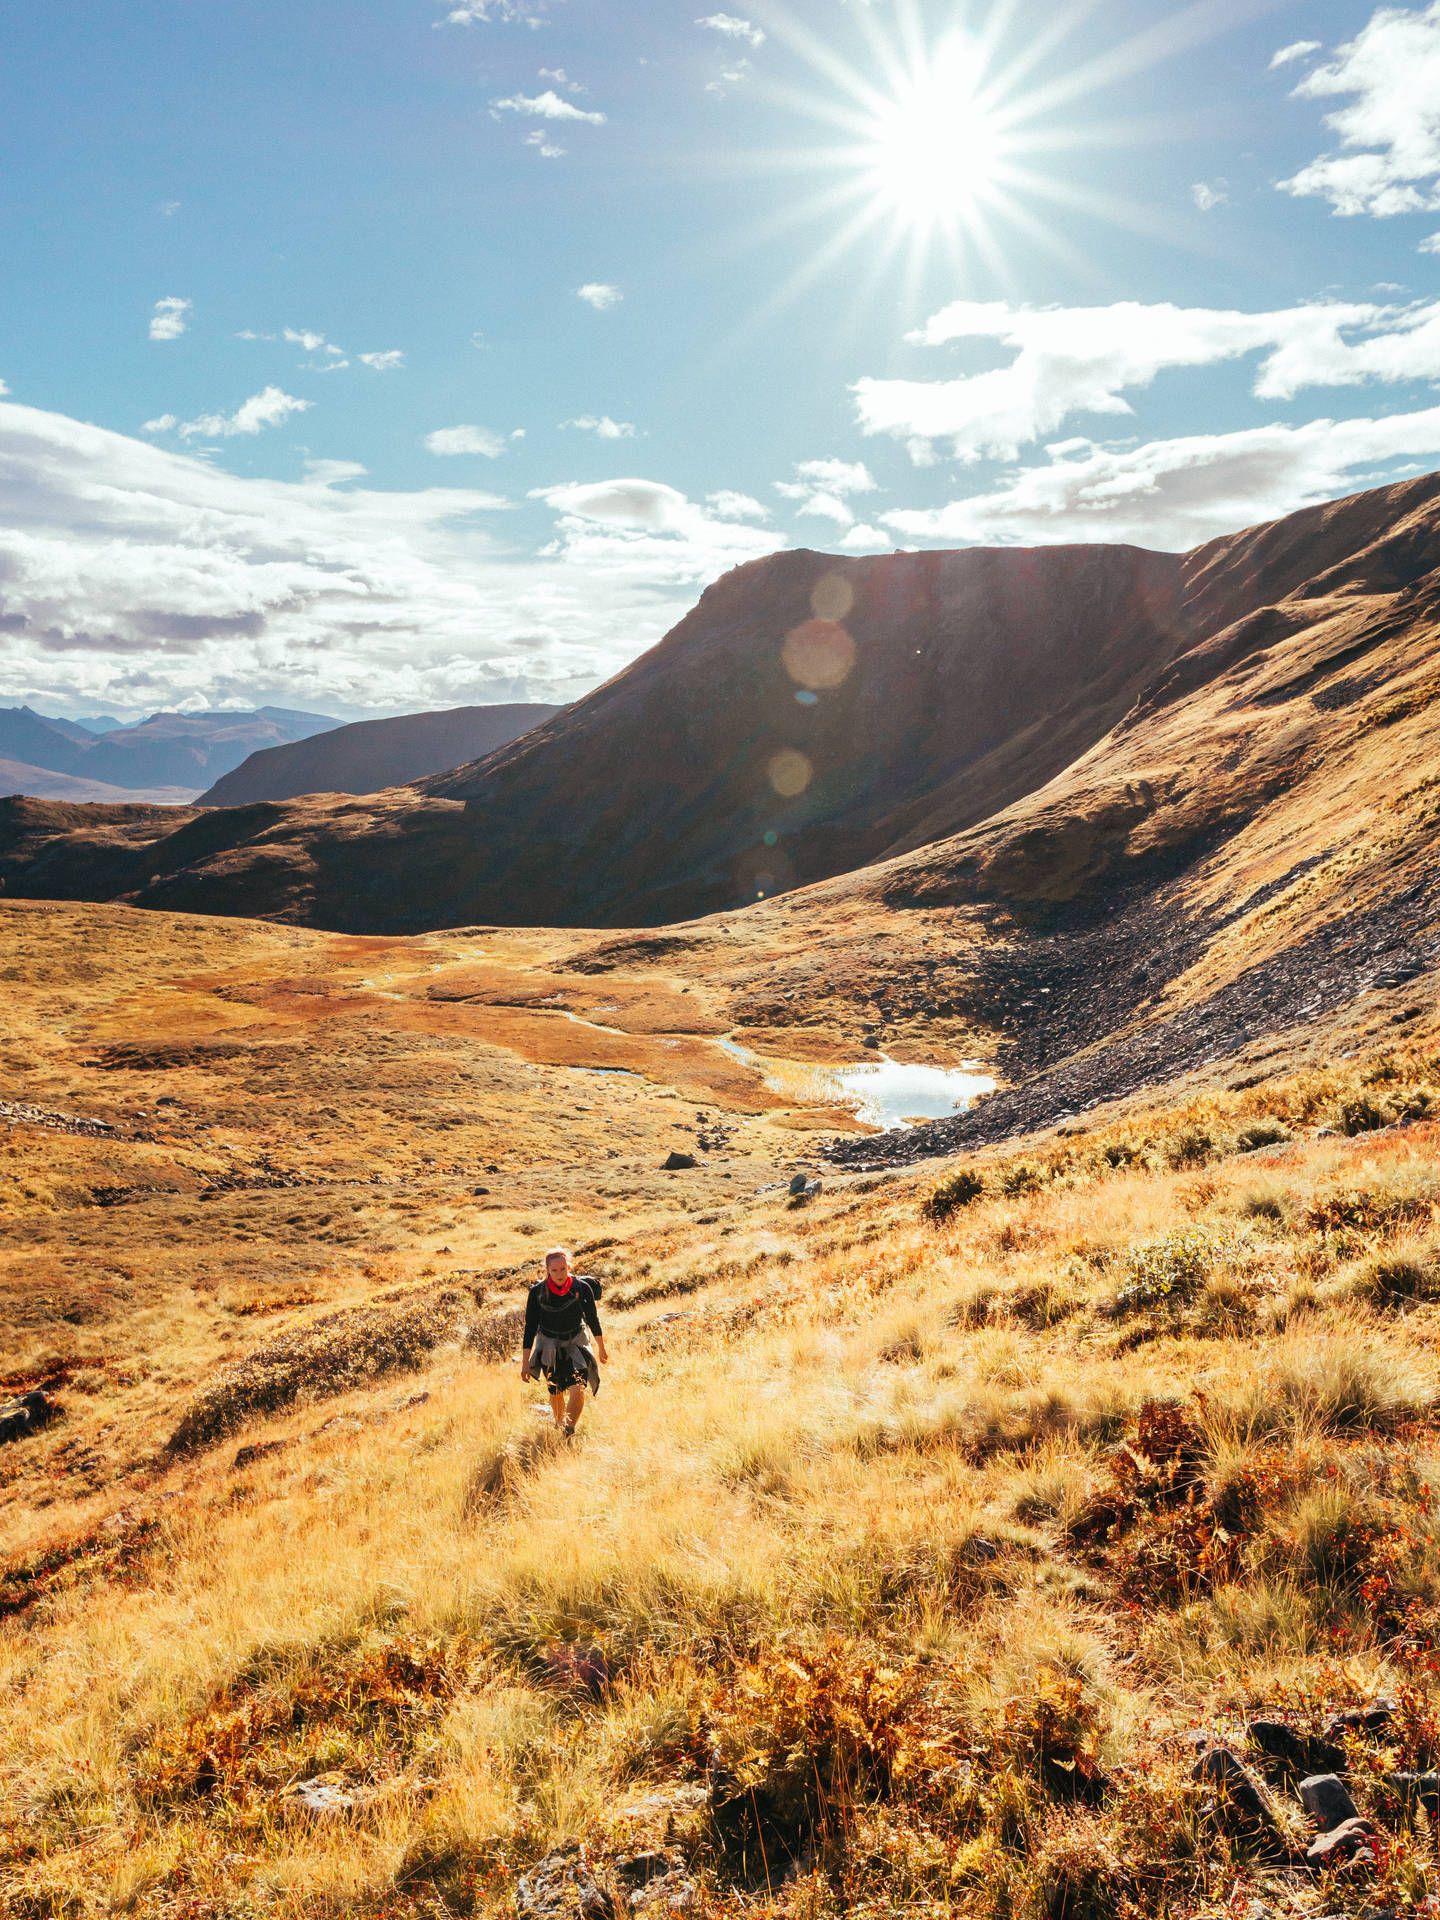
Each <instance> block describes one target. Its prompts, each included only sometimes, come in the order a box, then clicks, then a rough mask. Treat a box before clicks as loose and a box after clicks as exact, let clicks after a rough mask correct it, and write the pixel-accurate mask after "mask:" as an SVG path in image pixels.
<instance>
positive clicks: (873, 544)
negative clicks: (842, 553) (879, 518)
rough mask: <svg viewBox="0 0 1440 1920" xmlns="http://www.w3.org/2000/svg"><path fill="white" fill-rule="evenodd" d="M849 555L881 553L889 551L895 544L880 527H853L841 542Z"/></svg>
mask: <svg viewBox="0 0 1440 1920" xmlns="http://www.w3.org/2000/svg"><path fill="white" fill-rule="evenodd" d="M840 544H841V546H842V547H844V548H845V550H846V551H847V552H848V553H879V552H882V551H888V550H889V549H890V548H891V547H893V546H894V544H895V542H894V541H893V540H892V539H891V537H890V535H889V534H888V533H882V532H881V531H880V529H879V527H867V526H864V525H863V524H862V525H859V526H854V527H851V528H850V530H849V531H848V532H847V533H846V534H845V535H844V537H843V538H842V539H841V542H840Z"/></svg>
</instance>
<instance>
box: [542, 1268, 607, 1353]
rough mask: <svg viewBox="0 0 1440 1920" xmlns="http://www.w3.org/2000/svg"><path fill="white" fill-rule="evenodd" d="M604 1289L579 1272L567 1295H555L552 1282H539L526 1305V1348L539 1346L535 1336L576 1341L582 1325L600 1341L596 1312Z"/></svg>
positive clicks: (598, 1319) (587, 1275)
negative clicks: (601, 1291) (536, 1344)
mask: <svg viewBox="0 0 1440 1920" xmlns="http://www.w3.org/2000/svg"><path fill="white" fill-rule="evenodd" d="M599 1296H600V1289H599V1287H598V1286H597V1285H596V1284H595V1282H594V1281H593V1280H592V1279H591V1278H590V1276H589V1274H587V1273H577V1274H576V1276H575V1278H574V1280H573V1281H572V1282H571V1284H570V1291H569V1292H568V1293H565V1294H559V1295H557V1294H553V1293H551V1291H550V1287H549V1284H548V1282H546V1281H544V1280H537V1281H536V1282H535V1284H534V1286H533V1287H531V1289H530V1293H529V1297H528V1298H527V1300H526V1302H525V1342H524V1344H525V1348H526V1351H527V1352H528V1351H529V1349H530V1348H531V1347H533V1346H534V1344H535V1336H536V1335H537V1334H541V1333H543V1334H544V1335H545V1336H546V1337H547V1338H548V1339H551V1340H573V1339H574V1338H575V1336H576V1334H577V1333H579V1331H580V1322H581V1321H582V1320H583V1321H584V1322H585V1325H586V1326H587V1327H589V1329H590V1331H591V1332H592V1333H593V1334H594V1335H595V1338H596V1339H597V1340H598V1339H600V1338H601V1337H602V1336H601V1333H600V1315H599V1314H598V1313H597V1312H596V1311H595V1302H596V1300H597V1299H598V1298H599Z"/></svg>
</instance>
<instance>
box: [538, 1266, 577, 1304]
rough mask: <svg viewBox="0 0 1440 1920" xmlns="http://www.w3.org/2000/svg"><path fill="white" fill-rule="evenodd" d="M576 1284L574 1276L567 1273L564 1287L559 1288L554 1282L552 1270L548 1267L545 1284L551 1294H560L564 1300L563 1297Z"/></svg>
mask: <svg viewBox="0 0 1440 1920" xmlns="http://www.w3.org/2000/svg"><path fill="white" fill-rule="evenodd" d="M574 1283H575V1276H574V1274H573V1273H567V1274H566V1276H565V1284H564V1286H563V1287H557V1286H556V1284H555V1282H554V1280H553V1279H552V1278H551V1276H550V1269H549V1268H548V1267H547V1268H546V1269H545V1284H546V1286H547V1287H548V1288H549V1289H550V1291H551V1293H554V1294H559V1295H560V1296H561V1297H562V1298H563V1296H564V1295H565V1294H567V1293H568V1292H569V1291H570V1289H571V1287H572V1286H573V1285H574Z"/></svg>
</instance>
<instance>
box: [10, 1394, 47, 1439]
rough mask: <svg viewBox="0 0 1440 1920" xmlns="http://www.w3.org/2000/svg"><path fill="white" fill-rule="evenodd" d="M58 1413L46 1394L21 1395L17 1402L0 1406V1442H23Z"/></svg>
mask: <svg viewBox="0 0 1440 1920" xmlns="http://www.w3.org/2000/svg"><path fill="white" fill-rule="evenodd" d="M59 1411H60V1408H59V1406H58V1405H57V1403H56V1402H55V1401H54V1400H52V1399H51V1398H50V1396H49V1394H48V1393H40V1392H38V1391H36V1392H34V1393H22V1394H21V1395H20V1398H19V1399H18V1400H7V1401H5V1402H4V1403H3V1404H0V1441H6V1440H23V1439H25V1437H26V1436H27V1434H31V1433H38V1432H39V1430H40V1428H41V1427H43V1426H48V1424H49V1423H50V1421H52V1420H53V1419H54V1418H55V1416H56V1414H57V1413H58V1412H59Z"/></svg>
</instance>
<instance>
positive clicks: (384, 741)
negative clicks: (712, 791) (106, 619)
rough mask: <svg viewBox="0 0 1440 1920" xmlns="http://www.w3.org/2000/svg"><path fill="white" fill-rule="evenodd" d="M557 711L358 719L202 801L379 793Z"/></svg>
mask: <svg viewBox="0 0 1440 1920" xmlns="http://www.w3.org/2000/svg"><path fill="white" fill-rule="evenodd" d="M559 711H560V709H559V708H558V707H553V706H537V705H528V706H527V705H514V706H499V707H451V708H449V709H448V710H445V711H442V712H439V713H403V714H400V715H399V716H398V717H397V718H395V719H393V720H357V721H355V722H354V723H353V724H352V725H350V726H348V727H334V728H332V729H331V730H330V731H329V732H327V733H322V734H316V735H313V736H312V737H311V738H310V739H307V740H296V741H292V742H291V743H290V744H289V745H286V746H279V747H264V748H261V749H260V751H259V752H257V753H252V754H251V755H250V757H249V759H248V760H245V761H244V762H242V764H241V765H240V766H238V767H236V768H235V769H234V771H233V772H231V773H227V774H224V775H223V776H222V777H221V778H220V779H219V780H217V781H216V782H215V784H214V786H212V787H211V788H210V789H209V791H208V792H207V793H202V794H201V796H200V804H201V805H202V806H205V807H238V806H243V805H245V804H246V803H247V802H249V801H252V800H293V799H295V798H296V797H297V796H298V795H300V794H303V793H378V792H379V791H380V790H381V788H383V787H399V786H404V785H406V784H407V783H408V782H410V781H412V780H423V779H424V778H425V777H426V775H427V774H433V773H443V772H445V771H446V770H447V769H448V768H450V767H458V766H462V765H463V764H464V763H465V762H467V761H470V760H478V759H480V758H481V757H482V755H484V754H487V753H494V752H495V750H496V748H498V747H504V746H508V745H509V743H510V742H511V741H512V740H515V739H518V738H519V736H520V735H521V734H525V733H528V732H529V731H530V729H531V728H532V727H538V726H539V725H540V723H541V721H542V720H548V719H550V718H551V716H552V715H553V714H556V713H558V712H559ZM56 797H57V798H59V797H60V796H58V795H57V796H56ZM77 797H78V796H77ZM96 797H97V798H99V797H100V796H98V795H97V796H96Z"/></svg>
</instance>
